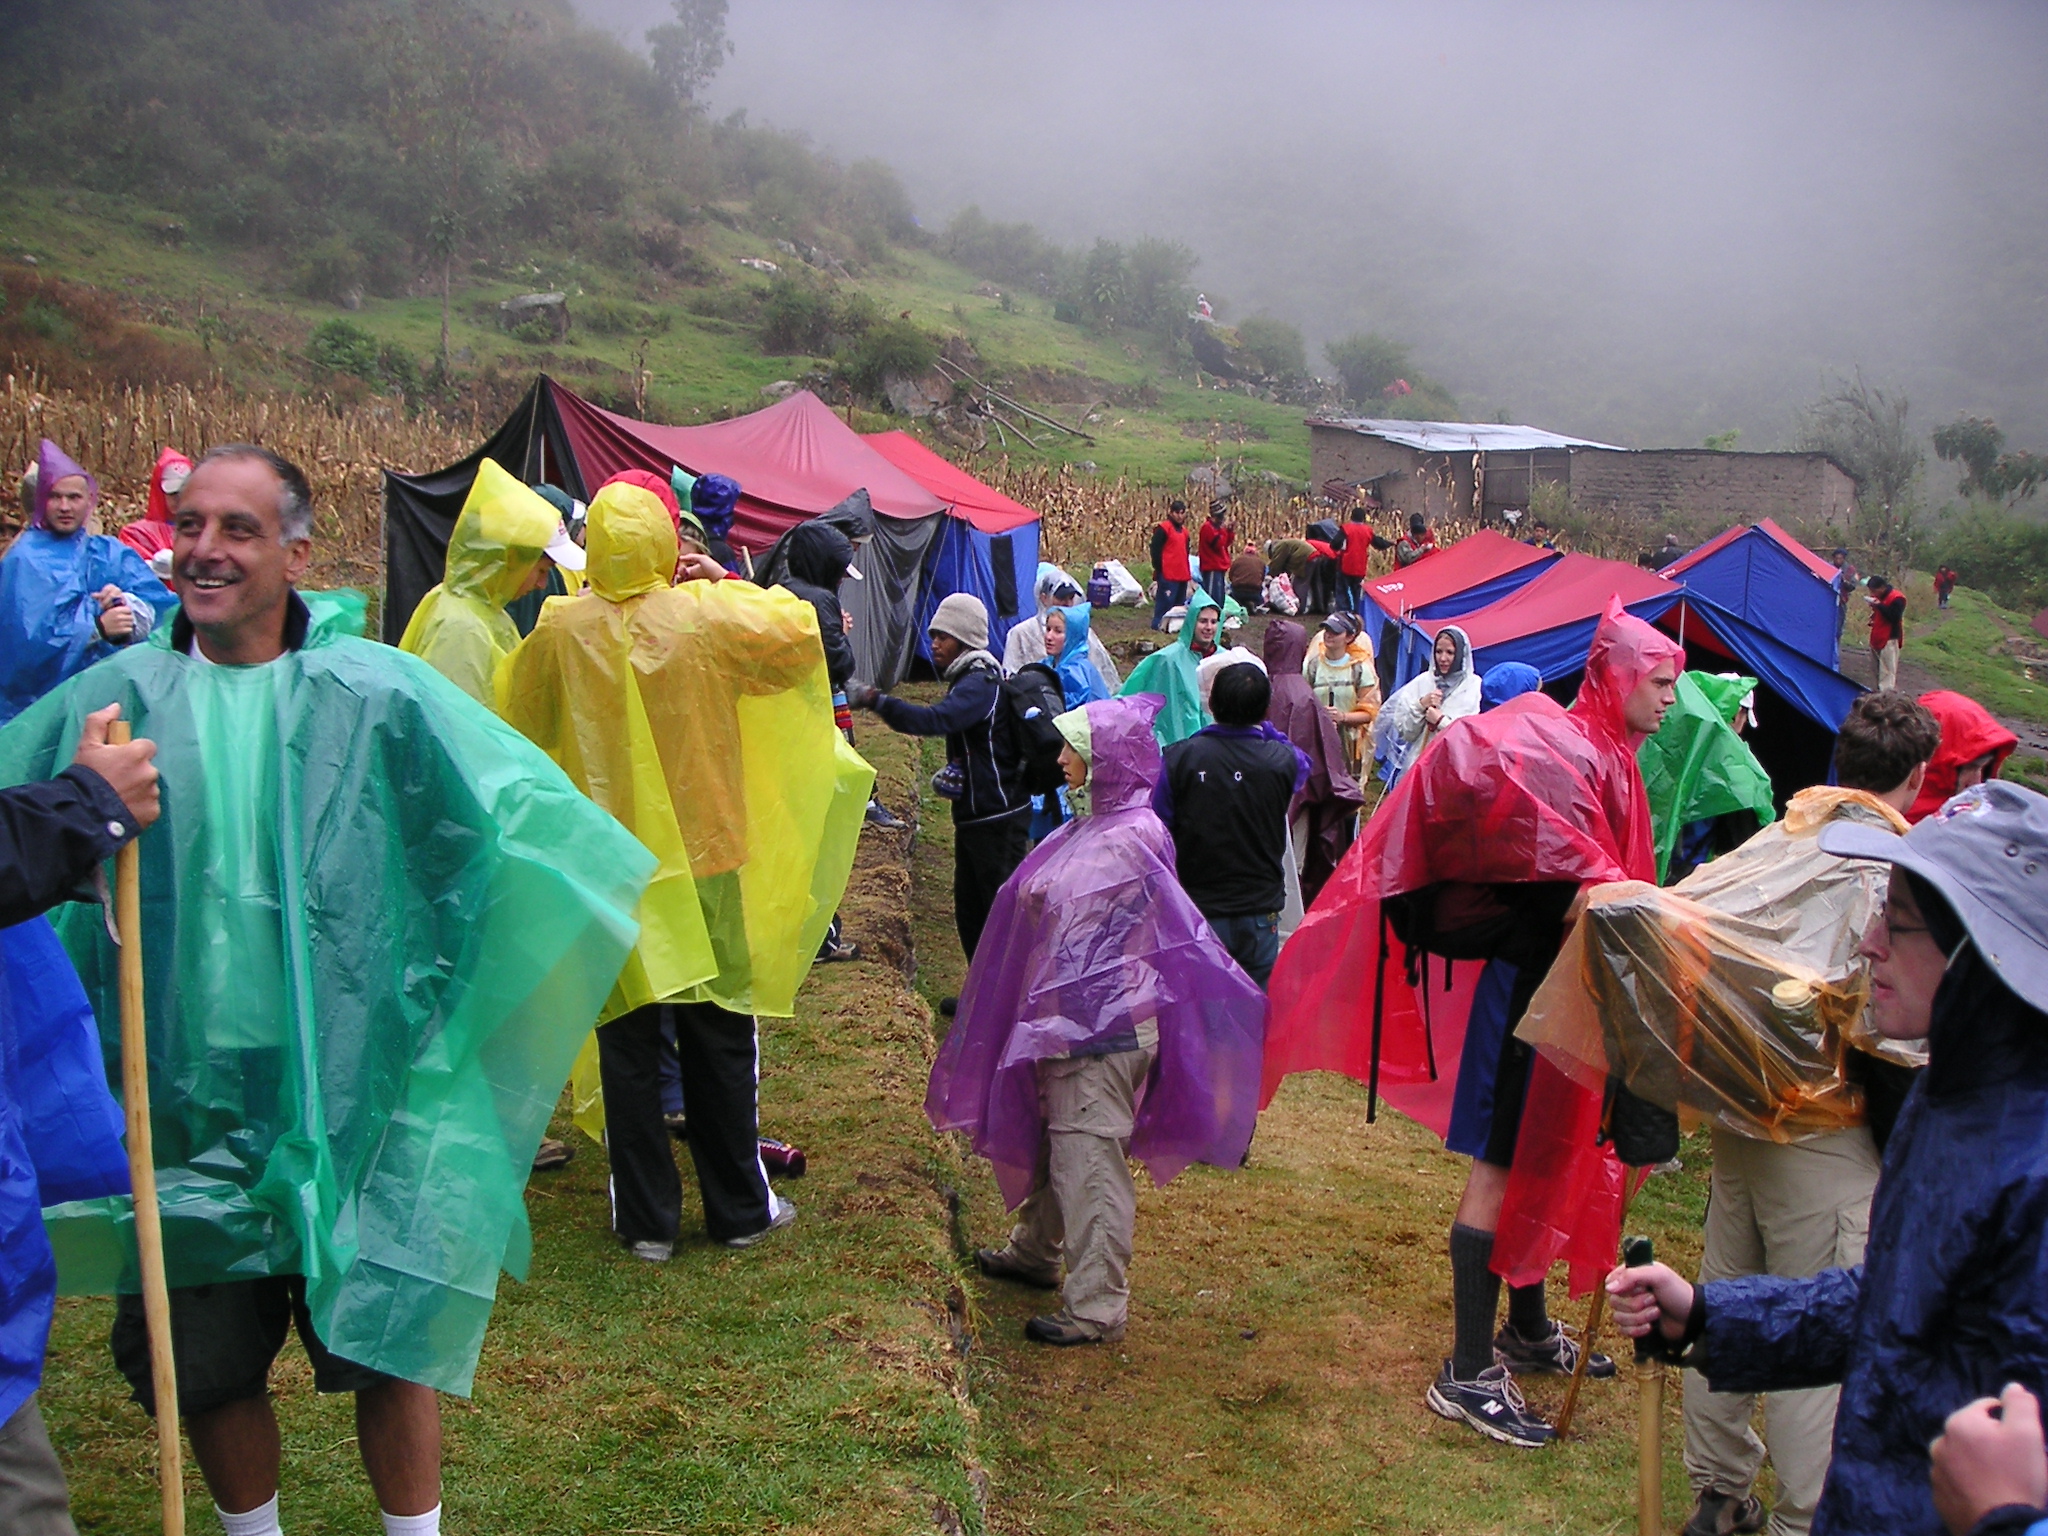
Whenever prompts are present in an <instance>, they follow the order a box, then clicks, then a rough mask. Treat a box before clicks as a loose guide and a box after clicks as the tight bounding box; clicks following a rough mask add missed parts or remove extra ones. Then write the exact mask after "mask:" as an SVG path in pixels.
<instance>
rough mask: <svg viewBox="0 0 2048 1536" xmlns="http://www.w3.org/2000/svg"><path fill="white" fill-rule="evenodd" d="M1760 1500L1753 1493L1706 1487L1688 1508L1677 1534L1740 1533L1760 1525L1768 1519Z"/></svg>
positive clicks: (1726, 1535) (1719, 1535)
mask: <svg viewBox="0 0 2048 1536" xmlns="http://www.w3.org/2000/svg"><path fill="white" fill-rule="evenodd" d="M1768 1518H1769V1517H1768V1515H1767V1513H1766V1512H1765V1510H1764V1501H1763V1500H1762V1499H1760V1498H1758V1497H1757V1496H1756V1495H1755V1494H1740V1493H1723V1492H1721V1491H1720V1490H1719V1489H1718V1488H1709V1489H1708V1490H1707V1491H1706V1492H1705V1493H1703V1494H1701V1495H1700V1501H1699V1503H1697V1504H1695V1505H1693V1507H1692V1518H1691V1519H1690V1520H1688V1521H1686V1522H1685V1529H1684V1531H1683V1532H1682V1533H1681V1536H1736V1533H1737V1532H1738V1531H1739V1532H1742V1533H1744V1536H1748V1533H1750V1532H1753V1531H1760V1530H1762V1529H1763V1528H1764V1522H1765V1520H1766V1519H1768Z"/></svg>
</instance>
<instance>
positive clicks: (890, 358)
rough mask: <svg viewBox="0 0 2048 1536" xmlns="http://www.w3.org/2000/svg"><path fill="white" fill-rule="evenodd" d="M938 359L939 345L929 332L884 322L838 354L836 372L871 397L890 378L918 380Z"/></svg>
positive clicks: (905, 322) (908, 324)
mask: <svg viewBox="0 0 2048 1536" xmlns="http://www.w3.org/2000/svg"><path fill="white" fill-rule="evenodd" d="M938 360H939V344H938V342H937V341H936V340H935V339H934V338H933V337H932V335H931V333H930V332H929V331H925V330H922V329H920V328H919V327H918V326H917V325H915V324H913V323H912V322H911V321H908V320H887V321H884V322H883V323H882V324H880V325H877V326H875V327H873V328H872V329H871V330H869V331H868V332H867V334H866V335H864V336H862V337H861V338H860V339H859V340H858V341H856V342H854V343H853V345H852V346H850V347H848V348H847V349H846V351H845V352H844V353H843V354H841V356H840V361H839V371H840V373H841V374H843V375H844V376H845V378H846V379H847V381H848V382H849V383H851V384H852V385H853V386H854V387H855V388H856V389H859V390H862V391H865V392H866V393H868V394H871V395H872V394H878V393H880V391H881V388H882V385H883V383H884V381H886V380H887V379H890V378H892V377H902V378H912V379H915V378H921V377H922V376H924V375H925V374H927V373H930V372H931V371H932V367H933V365H934V364H936V363H937V362H938Z"/></svg>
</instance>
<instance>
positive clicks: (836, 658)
mask: <svg viewBox="0 0 2048 1536" xmlns="http://www.w3.org/2000/svg"><path fill="white" fill-rule="evenodd" d="M785 553H786V555H787V558H788V564H789V571H788V574H786V575H785V576H783V577H782V579H781V580H780V581H778V582H777V583H776V585H777V586H779V587H781V588H782V589H783V590H784V591H787V592H793V593H795V594H796V595H797V596H798V597H800V598H802V599H803V600H804V601H805V602H807V603H809V604H810V605H811V606H812V607H813V608H815V609H817V610H818V638H819V639H820V640H822V641H823V642H824V643H825V670H826V672H827V673H829V674H830V675H831V678H832V686H833V687H834V688H835V689H838V688H844V687H845V686H846V685H847V683H848V682H849V681H850V680H851V679H852V677H853V641H852V639H851V638H850V637H849V636H848V635H847V633H846V620H845V616H844V611H843V610H842V609H841V608H840V606H839V583H840V582H842V581H844V580H845V579H846V568H847V567H848V566H850V565H852V564H853V541H852V540H851V539H849V538H847V536H846V535H845V534H843V533H841V532H840V531H839V530H838V529H837V528H834V527H833V526H832V525H831V524H829V523H799V524H797V525H796V527H794V528H792V529H790V531H789V544H788V546H787V549H786V551H785Z"/></svg>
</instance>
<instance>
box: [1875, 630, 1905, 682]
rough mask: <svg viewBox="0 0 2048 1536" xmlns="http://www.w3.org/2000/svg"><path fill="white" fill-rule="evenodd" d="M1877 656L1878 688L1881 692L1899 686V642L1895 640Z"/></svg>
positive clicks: (1877, 653)
mask: <svg viewBox="0 0 2048 1536" xmlns="http://www.w3.org/2000/svg"><path fill="white" fill-rule="evenodd" d="M1875 655H1876V656H1877V686H1878V688H1879V690H1880V691H1882V690H1884V689H1887V688H1896V687H1898V686H1899V642H1898V641H1896V640H1894V641H1892V642H1891V643H1890V644H1888V645H1887V646H1885V648H1884V649H1883V650H1881V651H1878V652H1876V653H1875Z"/></svg>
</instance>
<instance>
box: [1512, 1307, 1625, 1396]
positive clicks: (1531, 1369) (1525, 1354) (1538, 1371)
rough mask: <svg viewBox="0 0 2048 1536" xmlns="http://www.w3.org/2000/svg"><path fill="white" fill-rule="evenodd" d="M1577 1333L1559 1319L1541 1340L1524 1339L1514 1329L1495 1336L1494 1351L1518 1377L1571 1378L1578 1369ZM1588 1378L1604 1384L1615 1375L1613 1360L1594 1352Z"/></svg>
mask: <svg viewBox="0 0 2048 1536" xmlns="http://www.w3.org/2000/svg"><path fill="white" fill-rule="evenodd" d="M1576 1334H1577V1330H1576V1329H1573V1328H1567V1327H1566V1326H1565V1325H1564V1324H1563V1323H1560V1322H1559V1321H1558V1320H1557V1319H1556V1318H1552V1319H1551V1320H1550V1332H1549V1333H1548V1334H1547V1335H1545V1336H1544V1337H1542V1338H1540V1339H1525V1338H1523V1337H1522V1336H1521V1334H1519V1333H1517V1332H1516V1331H1515V1330H1514V1329H1513V1328H1512V1327H1508V1328H1503V1329H1501V1331H1500V1332H1499V1333H1496V1334H1495V1335H1494V1336H1493V1348H1494V1353H1495V1355H1496V1356H1497V1357H1498V1358H1499V1360H1500V1363H1501V1364H1502V1365H1505V1366H1506V1367H1507V1368H1508V1369H1509V1370H1510V1371H1513V1372H1514V1373H1515V1374H1516V1375H1517V1376H1569V1375H1571V1373H1572V1372H1573V1371H1576V1370H1577V1369H1578V1368H1579V1341H1578V1338H1577V1337H1576ZM1586 1374H1587V1375H1588V1376H1591V1377H1592V1378H1594V1379H1595V1380H1596V1381H1605V1380H1606V1379H1607V1378H1608V1377H1610V1376H1612V1375H1613V1374H1614V1360H1613V1358H1612V1357H1611V1356H1608V1355H1603V1354H1601V1353H1600V1352H1599V1351H1598V1350H1595V1351H1594V1352H1593V1354H1592V1356H1591V1357H1590V1358H1588V1360H1587V1361H1586Z"/></svg>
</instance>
